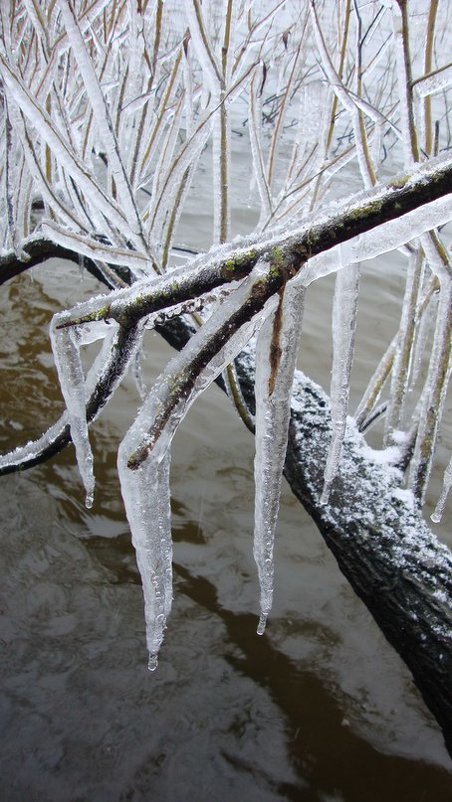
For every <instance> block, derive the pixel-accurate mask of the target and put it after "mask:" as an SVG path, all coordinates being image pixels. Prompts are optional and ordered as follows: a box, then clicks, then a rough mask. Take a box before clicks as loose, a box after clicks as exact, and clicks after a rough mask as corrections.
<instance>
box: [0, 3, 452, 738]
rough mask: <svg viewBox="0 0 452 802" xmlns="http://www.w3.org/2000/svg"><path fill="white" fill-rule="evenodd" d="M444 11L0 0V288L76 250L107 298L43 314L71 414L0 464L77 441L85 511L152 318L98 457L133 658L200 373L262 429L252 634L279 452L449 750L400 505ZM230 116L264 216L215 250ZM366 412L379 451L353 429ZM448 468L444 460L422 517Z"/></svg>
mask: <svg viewBox="0 0 452 802" xmlns="http://www.w3.org/2000/svg"><path fill="white" fill-rule="evenodd" d="M447 13H448V3H447V2H443V3H440V2H439V1H438V0H431V2H430V4H428V5H427V4H425V3H422V4H419V8H417V7H416V3H410V4H408V2H407V0H397V2H396V0H392V2H391V0H386V1H385V2H374V3H362V2H358V0H353V1H352V0H341V1H340V2H337V3H321V2H315V0H305V1H304V2H300V3H287V2H285V0H279V1H278V2H276V0H271V1H270V0H268V2H263V3H259V4H256V3H254V2H253V1H252V0H224V2H220V0H211V2H207V0H204V2H203V3H201V1H200V0H189V2H186V3H184V4H182V5H181V4H178V3H177V2H176V0H167V1H166V2H165V3H163V0H154V1H153V2H151V0H136V1H135V0H129V1H128V2H119V3H117V2H115V3H110V2H106V1H105V0H92V2H88V1H87V0H40V1H38V0H15V2H13V3H11V5H10V6H8V7H6V6H5V4H2V6H1V24H2V37H1V44H0V73H1V80H2V95H1V103H2V115H1V126H2V147H3V158H2V164H1V169H0V181H1V186H2V195H1V204H2V216H1V219H2V221H3V229H2V256H1V258H0V271H1V272H0V277H1V278H2V279H3V280H6V279H7V278H9V277H10V276H11V275H13V274H15V273H17V272H20V271H21V270H26V269H28V268H29V267H30V266H32V265H33V264H36V263H38V262H40V261H43V260H44V259H47V258H49V257H50V256H53V255H60V256H63V257H65V258H69V259H76V260H78V259H79V258H80V257H82V258H83V260H84V264H85V265H86V267H87V268H88V269H90V270H91V271H93V272H95V274H96V275H97V276H98V277H99V278H100V279H101V280H102V281H103V282H104V284H106V285H107V286H108V287H109V288H110V291H109V292H108V293H107V294H105V295H103V296H101V297H96V298H93V299H92V300H90V301H87V302H84V303H82V304H80V305H78V306H77V307H75V308H73V309H69V310H66V311H64V312H59V313H57V314H55V316H54V318H53V321H52V325H51V332H50V336H51V340H52V348H53V353H54V357H55V363H56V366H57V370H58V374H59V379H60V384H61V389H62V393H63V396H64V399H65V402H66V412H65V413H64V415H63V417H62V418H61V420H60V421H58V422H57V423H56V424H55V425H54V426H53V427H51V429H49V430H48V431H47V432H46V433H45V434H44V435H42V437H40V438H39V439H38V440H36V441H35V442H33V443H28V444H27V445H26V446H24V447H22V448H18V449H16V450H15V451H14V452H12V453H9V454H5V455H3V456H2V457H1V458H0V472H2V473H8V472H11V471H16V470H22V469H24V468H26V467H30V466H32V465H34V464H36V463H37V462H39V461H42V460H44V459H46V458H48V457H50V456H51V455H52V454H54V453H56V452H57V451H58V450H60V449H61V448H63V447H64V446H65V445H66V444H67V443H69V442H70V441H71V440H72V442H73V443H74V446H75V449H76V453H77V460H78V464H79V468H80V473H81V477H82V480H83V483H84V486H85V490H86V500H87V506H88V507H89V506H90V505H91V504H92V499H93V494H94V471H93V459H92V454H91V448H90V443H89V437H88V425H89V424H90V423H91V422H92V421H93V420H94V419H95V418H96V416H97V415H98V414H99V412H100V411H101V409H102V408H103V407H104V406H105V404H106V403H107V401H108V400H109V398H110V397H111V396H112V394H113V393H114V391H115V389H116V388H117V386H118V384H119V383H120V381H121V380H122V378H123V376H124V374H125V372H126V370H127V369H128V367H129V365H130V363H131V362H132V361H134V360H136V359H137V358H139V354H140V350H141V348H142V337H143V332H144V330H145V329H148V328H152V327H156V328H157V329H158V330H159V331H161V332H162V333H163V334H164V336H166V337H167V338H168V339H169V340H170V341H171V342H173V344H175V345H176V346H177V347H179V348H180V349H181V350H180V352H179V354H177V355H176V356H175V357H174V358H173V359H172V360H171V361H170V362H169V363H168V365H167V367H166V369H165V371H164V372H163V374H162V375H161V376H160V378H159V379H158V380H157V381H156V383H155V385H154V387H153V388H152V389H151V391H150V393H149V394H148V395H147V396H146V397H145V398H143V406H142V408H141V410H140V411H139V413H138V414H137V418H136V421H135V423H134V424H133V425H132V427H131V429H130V430H129V432H128V433H127V435H126V437H125V439H124V440H123V442H122V443H121V445H120V447H119V454H118V470H119V476H120V480H121V487H122V492H123V498H124V503H125V507H126V511H127V516H128V520H129V523H130V527H131V532H132V539H133V542H134V546H135V549H136V554H137V562H138V566H139V568H140V572H141V576H142V582H143V589H144V596H145V614H146V622H147V642H148V650H149V654H150V658H149V667H150V668H154V667H155V666H156V664H157V654H158V651H159V647H160V644H161V642H162V638H163V632H164V628H165V625H166V619H167V616H168V614H169V612H170V607H171V598H172V589H171V556H172V548H171V522H170V503H169V502H170V489H169V462H170V447H171V440H172V437H173V434H174V432H175V430H176V428H177V426H178V425H179V423H180V421H181V420H182V419H183V417H184V415H185V413H186V411H187V409H188V408H189V407H190V405H191V404H192V403H193V402H194V401H195V400H196V398H197V397H198V395H199V394H200V393H201V392H202V391H203V390H204V389H205V388H206V387H207V386H209V385H210V384H211V383H212V382H213V381H214V380H218V381H220V382H221V383H222V386H223V387H224V389H226V390H227V392H228V394H229V395H230V398H231V402H232V403H233V404H234V405H235V406H236V408H237V410H238V412H239V414H240V416H241V417H242V419H243V421H244V423H245V424H246V425H247V426H248V427H249V428H251V429H252V430H253V431H255V433H256V460H255V478H256V504H255V541H254V554H255V558H256V563H257V568H258V573H259V580H260V588H261V597H260V605H261V616H260V621H259V626H258V633H259V634H262V633H263V632H264V629H265V624H266V619H267V616H268V614H269V613H270V610H271V601H272V589H273V541H274V532H275V526H276V522H277V516H278V507H279V495H280V487H281V477H282V472H283V468H284V464H285V465H286V475H287V476H288V478H289V481H290V482H291V484H292V487H293V489H294V492H295V493H296V494H297V495H298V497H299V498H300V499H301V501H302V502H303V503H304V505H305V506H306V508H307V509H308V510H309V511H310V512H311V514H312V515H313V517H314V519H315V520H316V522H317V523H318V525H319V528H320V530H321V532H322V534H323V535H324V537H325V538H326V540H327V543H328V544H329V546H330V547H331V548H332V550H333V551H334V553H335V555H336V557H337V559H338V562H339V564H340V566H341V569H342V570H343V571H344V573H345V574H346V575H347V576H348V578H349V579H350V581H351V582H352V585H353V587H354V588H355V590H356V591H357V592H358V593H359V595H360V596H361V597H362V598H363V600H364V601H365V603H366V604H367V606H368V607H369V609H370V610H371V612H372V613H373V615H374V616H375V618H376V620H377V621H378V622H379V624H380V626H381V628H382V629H383V631H384V632H385V634H386V636H387V637H388V639H389V640H390V642H391V643H392V644H393V645H394V646H395V647H396V648H397V649H398V651H399V652H400V654H401V655H402V657H403V658H404V659H405V661H406V662H407V664H408V665H409V667H410V668H411V670H412V672H413V675H414V678H415V680H416V682H417V684H418V685H419V687H420V689H421V691H422V692H423V694H424V697H425V699H426V701H427V703H428V704H429V705H430V707H431V709H432V710H433V712H434V714H435V715H436V716H437V718H438V721H439V722H440V725H441V726H442V728H443V731H444V734H445V737H446V741H447V742H448V744H449V748H451V741H452V707H451V705H452V701H451V699H452V693H451V686H450V676H451V673H450V670H451V668H452V643H451V631H452V627H451V620H450V610H451V599H452V572H451V565H452V558H451V555H450V552H449V551H448V549H447V548H446V547H445V546H443V545H441V544H440V543H439V542H438V541H437V539H436V538H435V537H434V536H433V535H432V533H431V532H430V530H429V529H428V527H427V526H426V524H425V523H424V522H423V520H422V517H421V513H420V508H421V506H422V503H423V500H424V497H425V492H426V487H427V484H428V481H429V476H430V472H431V467H432V462H433V459H434V455H435V447H436V443H437V439H438V432H439V427H440V423H441V417H442V412H443V408H444V402H445V397H446V391H447V386H448V380H449V376H450V369H451V359H450V339H451V321H452V283H451V265H450V260H449V240H450V230H448V228H447V226H448V224H449V223H450V221H451V220H452V200H451V194H450V193H451V188H452V159H451V157H450V155H449V153H450V128H449V125H450V123H449V117H448V108H449V98H450V89H451V86H452V66H451V64H450V63H448V62H446V61H445V59H444V58H443V54H444V53H447V52H448V50H447V47H445V46H443V37H444V36H445V33H444V32H445V30H446V28H447V26H446V20H447ZM413 25H415V26H416V29H415V36H416V48H415V49H414V48H413V30H412V28H413ZM419 42H421V46H418V43H419ZM414 51H415V52H414ZM239 127H240V133H241V134H243V135H244V136H246V137H247V142H248V143H249V162H250V173H251V176H252V177H251V184H252V186H253V187H254V191H255V195H256V201H257V207H258V214H257V217H256V222H255V226H254V228H253V230H252V231H250V232H248V234H247V235H246V236H242V237H241V238H237V237H236V238H235V239H232V237H234V234H235V231H234V227H233V225H232V224H231V197H232V194H233V191H234V188H233V186H231V179H230V175H231V160H232V158H233V157H232V153H231V136H232V134H233V131H234V130H236V129H237V128H239ZM207 154H211V158H212V167H211V174H212V197H213V232H212V247H211V249H210V250H209V251H208V252H207V253H200V254H198V255H194V256H193V258H187V259H186V261H185V263H184V264H183V265H182V266H179V267H176V266H175V262H174V255H175V252H176V248H177V231H178V222H179V219H180V217H181V215H183V214H184V210H185V208H186V203H187V200H189V199H190V193H191V192H192V191H193V186H195V185H196V181H197V178H198V175H199V171H200V170H201V169H204V165H205V162H206V156H207ZM401 164H403V172H402V173H400V172H399V168H400V165H401ZM351 188H352V190H353V191H352V194H350V192H351ZM393 250H398V251H399V252H400V253H401V254H402V255H403V258H404V260H405V262H406V288H405V293H404V297H403V302H402V313H401V318H400V324H399V329H398V332H397V334H396V336H395V338H394V340H393V342H392V343H391V345H390V346H389V348H387V350H386V351H385V352H384V353H383V354H382V357H381V362H380V363H379V364H378V365H376V366H375V373H374V376H373V378H372V379H371V381H370V384H369V387H368V388H367V390H366V392H365V394H364V396H363V399H362V401H361V403H360V404H359V406H358V408H357V410H356V412H355V414H354V421H352V420H351V419H350V418H348V415H349V391H350V373H351V366H352V360H353V349H354V337H355V323H356V309H357V302H358V298H359V292H360V265H361V263H362V262H364V261H365V260H367V259H370V258H373V257H375V256H378V255H380V254H382V253H389V252H391V251H393ZM332 272H335V273H336V274H337V278H336V289H335V297H334V305H333V334H334V337H333V342H334V352H333V358H332V382H331V388H330V398H329V399H328V398H327V397H326V396H325V395H324V394H323V392H322V391H321V390H320V388H318V387H316V386H315V385H314V384H313V383H312V382H310V380H309V379H308V378H307V377H305V376H303V375H302V374H301V373H299V372H298V371H296V370H295V367H296V358H297V353H298V349H299V343H300V338H301V337H302V319H303V308H304V305H305V304H306V303H309V295H308V294H307V289H308V287H309V285H310V284H311V283H313V282H315V281H320V280H321V279H322V278H323V277H324V276H325V275H327V274H329V273H332ZM107 324H109V325H107ZM93 340H102V348H101V350H100V352H99V355H98V357H97V358H96V360H95V362H94V364H93V365H92V367H91V368H90V369H89V371H88V373H87V375H86V376H85V373H84V370H83V368H82V362H81V357H80V353H81V348H82V346H83V345H85V344H86V343H89V342H92V341H93ZM426 350H428V352H429V353H431V357H430V360H429V366H428V370H427V371H426V373H425V375H423V374H422V371H419V369H418V367H419V354H420V353H422V352H425V351H426ZM254 366H255V367H254ZM386 388H387V389H386ZM408 391H410V398H411V399H412V398H413V396H414V395H416V398H417V404H416V405H415V411H414V413H413V411H412V403H410V404H407V395H408ZM381 398H385V399H386V400H384V402H383V403H381ZM383 415H384V416H385V431H384V435H383V442H382V451H381V453H380V455H379V464H378V465H377V464H376V463H375V461H374V460H373V459H372V457H371V456H369V450H368V449H367V450H366V444H365V440H364V438H363V436H362V433H363V432H364V431H366V429H368V427H369V426H370V424H371V423H372V422H374V421H375V420H376V419H380V418H381V417H382V416H383ZM451 481H452V470H451V463H449V466H448V468H447V470H446V472H445V475H444V488H443V492H442V494H441V497H440V498H439V500H438V505H437V509H436V511H435V513H434V516H433V519H434V520H435V521H439V520H440V518H441V514H442V511H443V509H444V506H445V504H446V499H447V494H448V491H449V488H450V484H451Z"/></svg>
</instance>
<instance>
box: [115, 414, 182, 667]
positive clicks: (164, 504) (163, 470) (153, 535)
mask: <svg viewBox="0 0 452 802" xmlns="http://www.w3.org/2000/svg"><path fill="white" fill-rule="evenodd" d="M140 436H141V432H140V431H139V430H137V427H136V426H132V428H131V429H130V430H129V432H128V433H127V435H126V437H125V438H124V440H123V441H122V443H121V445H120V448H119V453H118V472H119V478H120V481H121V492H122V495H123V499H124V504H125V508H126V513H127V519H128V521H129V524H130V529H131V532H132V542H133V546H134V548H135V551H136V557H137V564H138V569H139V571H140V575H141V581H142V584H143V594H144V600H145V620H146V641H147V648H148V652H149V661H150V663H149V668H150V670H153V669H154V668H156V667H157V655H158V652H159V649H160V646H161V644H162V641H163V633H164V630H165V625H166V617H167V615H168V614H169V612H170V609H171V595H172V587H171V575H172V567H171V560H172V541H171V524H170V494H169V461H170V452H169V442H168V437H162V438H161V440H160V442H159V445H158V447H157V448H156V449H155V451H154V453H153V454H152V456H150V457H149V458H148V459H146V460H145V461H144V462H143V463H142V464H141V465H140V467H139V468H138V469H137V470H135V471H131V470H130V469H129V468H128V466H127V459H128V457H129V455H130V453H131V451H133V450H134V448H135V447H136V446H137V445H138V442H139V438H140Z"/></svg>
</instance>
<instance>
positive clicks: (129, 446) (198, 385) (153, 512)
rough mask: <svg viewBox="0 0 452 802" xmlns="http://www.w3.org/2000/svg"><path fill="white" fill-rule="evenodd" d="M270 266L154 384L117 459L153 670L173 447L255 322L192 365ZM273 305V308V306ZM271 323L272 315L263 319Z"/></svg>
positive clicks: (167, 547)
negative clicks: (193, 407)
mask: <svg viewBox="0 0 452 802" xmlns="http://www.w3.org/2000/svg"><path fill="white" fill-rule="evenodd" d="M267 270H268V265H267V264H266V263H264V262H262V263H258V265H256V267H255V268H254V270H253V271H252V273H251V275H250V276H249V278H248V279H246V280H245V281H244V282H242V284H241V285H240V286H239V287H238V288H237V289H236V290H235V291H234V292H233V293H231V295H229V296H228V298H227V299H226V300H225V301H224V302H223V303H220V304H218V306H217V308H216V310H215V311H214V312H213V314H212V315H211V317H210V318H209V319H208V320H207V321H206V322H205V323H204V325H203V326H202V327H201V328H200V329H199V330H198V331H197V332H196V334H195V335H194V336H193V337H192V338H191V340H190V341H189V342H188V343H187V345H186V346H185V348H183V349H182V351H181V352H180V353H179V354H177V355H176V356H175V357H174V358H173V359H172V360H171V361H170V362H169V363H168V365H167V367H166V369H165V371H164V372H163V373H162V374H161V376H160V377H159V379H157V381H156V383H155V384H154V387H153V389H152V390H151V392H150V394H149V395H148V397H147V399H146V401H145V403H144V405H143V407H142V408H141V410H140V412H139V414H138V416H137V418H136V420H135V421H134V423H133V424H132V426H131V428H130V429H129V431H128V432H127V434H126V436H125V438H124V440H123V442H122V443H121V446H120V448H119V453H118V472H119V478H120V482H121V492H122V495H123V498H124V504H125V508H126V512H127V518H128V520H129V524H130V528H131V531H132V541H133V544H134V546H135V549H136V552H137V563H138V567H139V570H140V574H141V577H142V582H143V593H144V604H145V617H146V633H147V634H146V639H147V646H148V651H149V655H150V668H151V670H153V669H154V668H155V667H156V660H157V654H158V651H159V648H160V645H161V643H162V640H163V634H164V629H165V626H166V619H167V616H168V615H169V612H170V608H171V552H172V546H171V519H170V503H169V500H170V492H169V463H170V445H171V440H172V437H173V435H174V432H175V431H176V429H177V427H178V425H179V423H180V422H181V421H182V420H183V418H184V416H185V414H186V412H187V411H188V409H189V408H190V406H191V404H192V403H193V402H194V400H195V399H196V398H197V397H198V395H199V394H200V393H201V392H203V390H205V389H206V387H208V386H209V385H210V384H211V383H212V382H213V381H214V380H215V378H216V377H217V376H218V375H219V374H220V373H221V372H222V371H223V370H224V368H225V367H226V365H228V364H229V363H230V362H231V361H232V360H233V359H234V358H235V357H236V355H237V354H238V353H239V352H240V351H241V350H242V349H243V347H244V345H245V344H246V343H247V342H248V340H249V339H250V337H251V336H252V335H253V333H254V331H255V328H256V325H257V324H258V321H257V318H258V317H260V315H257V316H256V320H254V319H253V320H249V321H247V322H246V323H245V324H244V325H242V326H241V327H240V328H238V329H237V330H236V331H233V330H231V336H230V338H229V339H227V338H226V336H223V337H222V338H220V342H224V345H223V346H222V347H221V348H220V350H219V351H218V352H217V353H216V355H215V356H214V357H213V358H212V359H211V360H210V361H209V362H206V365H205V367H204V368H202V369H201V370H200V373H199V375H198V376H197V378H196V379H195V380H194V381H193V380H192V379H190V378H189V377H190V373H191V370H192V369H193V366H192V363H193V360H194V359H195V358H197V359H199V354H200V353H201V352H202V351H203V349H207V351H206V353H208V352H210V346H211V344H213V343H214V342H216V341H217V337H218V331H219V330H221V331H222V332H226V331H227V330H229V329H230V328H231V322H230V321H231V319H232V316H233V315H234V314H235V313H236V312H237V311H238V310H239V309H241V308H242V306H243V304H244V303H246V302H247V300H248V299H249V297H250V293H251V292H252V289H253V286H254V283H255V281H256V280H257V281H261V279H262V276H264V275H265V274H266V272H267ZM269 303H270V304H271V303H274V300H273V299H270V301H269ZM264 316H265V313H264Z"/></svg>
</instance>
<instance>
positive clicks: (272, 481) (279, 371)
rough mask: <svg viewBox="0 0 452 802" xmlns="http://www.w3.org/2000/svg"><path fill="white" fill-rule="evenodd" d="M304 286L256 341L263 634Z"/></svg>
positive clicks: (257, 537)
mask: <svg viewBox="0 0 452 802" xmlns="http://www.w3.org/2000/svg"><path fill="white" fill-rule="evenodd" d="M303 299H304V287H303V286H302V285H301V283H300V282H299V281H295V282H290V283H288V284H287V285H286V288H285V291H284V290H282V291H281V294H280V298H279V303H278V305H277V307H276V309H275V310H274V311H272V313H271V314H270V315H269V316H268V317H267V319H266V321H265V322H264V324H263V326H262V328H261V330H260V332H259V336H258V341H257V346H256V382H255V395H256V454H255V460H254V479H255V486H256V491H255V514H254V520H255V523H254V559H255V561H256V565H257V569H258V574H259V584H260V609H261V615H260V620H259V626H258V629H257V633H258V635H262V634H263V632H264V630H265V625H266V621H267V616H268V615H269V613H270V610H271V606H272V597H273V573H274V563H273V546H274V539H275V529H276V524H277V520H278V512H279V499H280V495H281V481H282V471H283V467H284V460H285V457H286V448H287V433H288V427H289V417H290V400H291V391H292V382H293V375H294V370H295V363H296V358H297V353H298V345H299V339H300V335H301V325H302V316H303Z"/></svg>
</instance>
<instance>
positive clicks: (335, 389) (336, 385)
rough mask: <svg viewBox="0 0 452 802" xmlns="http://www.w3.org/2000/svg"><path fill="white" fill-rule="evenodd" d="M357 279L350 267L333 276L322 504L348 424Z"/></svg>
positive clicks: (356, 268) (354, 268) (356, 271)
mask: <svg viewBox="0 0 452 802" xmlns="http://www.w3.org/2000/svg"><path fill="white" fill-rule="evenodd" d="M359 277H360V268H359V265H352V266H350V267H349V268H348V269H346V270H341V271H339V273H338V274H337V276H336V287H335V292H334V301H333V318H332V326H333V366H332V370H331V390H330V393H331V423H332V437H331V443H330V447H329V451H328V456H327V461H326V467H325V476H324V486H323V491H322V496H321V498H320V503H321V504H326V503H327V502H328V497H329V494H330V490H331V486H332V484H333V480H334V477H335V476H336V474H337V471H338V467H339V461H340V458H341V452H342V444H343V441H344V434H345V427H346V425H347V412H348V400H349V394H350V373H351V369H352V362H353V351H354V343H355V327H356V312H357V308H358V293H359Z"/></svg>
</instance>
